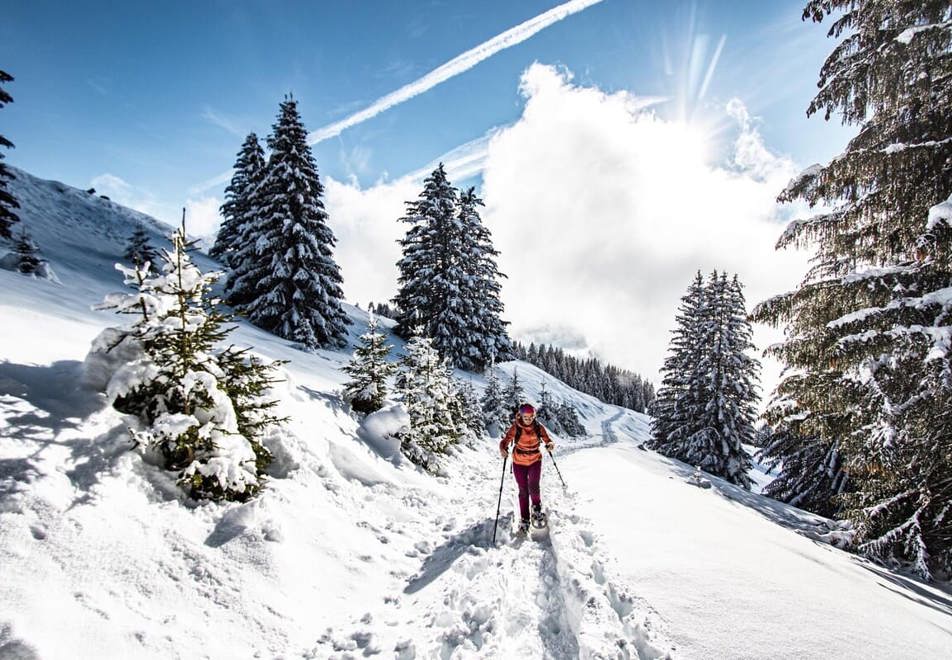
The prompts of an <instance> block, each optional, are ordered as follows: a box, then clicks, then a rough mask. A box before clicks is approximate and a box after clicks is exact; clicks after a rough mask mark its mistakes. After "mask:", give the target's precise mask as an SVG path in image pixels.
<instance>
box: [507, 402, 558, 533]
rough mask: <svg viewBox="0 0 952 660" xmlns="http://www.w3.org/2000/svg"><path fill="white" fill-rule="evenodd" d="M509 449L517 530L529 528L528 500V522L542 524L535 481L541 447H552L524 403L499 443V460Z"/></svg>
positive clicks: (537, 482)
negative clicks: (516, 490) (515, 490)
mask: <svg viewBox="0 0 952 660" xmlns="http://www.w3.org/2000/svg"><path fill="white" fill-rule="evenodd" d="M510 445H514V446H513V452H512V473H513V475H514V476H515V477H516V483H517V484H519V513H520V514H521V516H522V518H521V521H520V523H519V531H520V532H525V531H526V530H528V529H529V522H530V518H529V499H530V498H531V499H532V520H533V521H535V522H536V525H537V526H540V527H541V526H542V525H544V524H545V519H544V518H543V516H542V496H541V494H540V492H539V479H540V478H541V476H542V451H541V445H545V448H546V449H548V450H549V451H550V452H551V451H552V448H553V447H555V445H554V444H553V442H552V440H551V439H550V438H549V434H548V432H547V431H546V430H545V427H544V426H542V424H540V423H539V422H538V421H536V418H535V408H533V407H532V406H531V405H529V404H528V403H524V404H522V405H521V406H520V407H519V413H518V414H517V415H516V421H515V422H513V424H512V426H510V427H509V430H508V431H506V435H505V436H503V438H502V440H500V441H499V453H500V455H502V457H503V458H505V457H506V456H508V455H509V446H510Z"/></svg>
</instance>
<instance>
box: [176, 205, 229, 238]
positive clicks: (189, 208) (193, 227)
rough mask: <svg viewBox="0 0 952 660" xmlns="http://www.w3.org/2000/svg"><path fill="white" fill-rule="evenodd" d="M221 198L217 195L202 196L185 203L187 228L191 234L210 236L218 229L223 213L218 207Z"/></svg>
mask: <svg viewBox="0 0 952 660" xmlns="http://www.w3.org/2000/svg"><path fill="white" fill-rule="evenodd" d="M219 206H221V200H220V199H218V198H217V197H201V198H199V199H191V198H189V199H188V201H187V202H186V203H185V229H186V230H187V231H188V234H189V235H190V236H200V237H208V236H211V235H212V234H214V233H215V232H216V231H218V225H219V224H221V215H219V213H218V207H219Z"/></svg>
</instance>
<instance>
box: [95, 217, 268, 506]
mask: <svg viewBox="0 0 952 660" xmlns="http://www.w3.org/2000/svg"><path fill="white" fill-rule="evenodd" d="M190 249H191V244H190V243H188V242H187V241H186V239H185V234H184V230H182V229H179V230H177V231H176V232H175V233H174V234H173V235H172V250H171V251H163V257H162V260H163V262H164V263H163V266H162V273H161V274H159V275H154V274H152V273H150V272H149V271H147V270H145V269H144V267H143V266H142V265H139V266H136V267H134V268H127V267H123V266H118V268H119V269H120V270H121V271H122V272H123V273H124V274H125V275H126V283H127V284H132V285H134V286H135V287H136V289H137V290H136V292H135V293H122V294H112V295H110V296H108V297H107V298H106V301H105V302H104V304H103V305H102V307H103V308H113V309H116V310H117V311H118V312H120V313H126V314H133V315H135V317H136V321H135V322H134V323H133V324H132V325H131V327H128V328H124V329H115V328H110V329H107V330H106V331H105V332H104V333H103V334H101V335H100V337H99V338H98V339H97V340H96V341H95V342H94V345H93V351H92V354H97V353H98V354H100V355H104V354H108V353H109V352H111V351H114V350H117V349H118V350H119V351H120V352H122V354H123V356H124V357H123V359H122V360H121V361H120V362H119V364H117V365H116V367H117V368H116V369H115V371H114V372H113V373H111V374H110V376H109V378H108V383H107V385H106V392H107V395H108V396H109V398H110V399H111V400H112V402H113V405H114V406H115V407H116V409H118V410H119V411H120V412H124V413H127V414H131V415H135V416H137V417H138V418H139V420H140V422H141V424H142V428H141V429H138V430H135V431H133V437H134V439H135V440H136V442H137V443H138V445H140V446H143V447H148V448H151V449H154V450H157V451H158V453H159V454H160V455H161V457H162V459H163V461H164V465H165V467H166V469H169V470H173V471H176V472H177V473H178V481H179V484H180V485H181V486H182V487H183V488H184V489H185V490H186V491H187V492H188V493H189V495H190V496H191V497H193V498H195V499H213V500H222V499H225V500H238V501H244V500H247V499H248V498H250V497H252V496H254V495H255V494H256V493H257V492H258V491H259V490H260V488H261V481H262V477H263V473H264V470H265V468H266V467H267V465H268V463H269V462H270V459H271V456H270V453H269V452H268V450H267V448H266V447H264V445H263V444H262V435H263V433H264V432H265V430H266V429H268V427H270V426H272V425H273V424H275V423H276V422H278V421H280V420H278V419H277V418H275V417H274V415H273V414H272V413H271V412H270V410H271V408H272V407H273V406H274V402H271V401H267V400H265V399H264V394H265V392H266V390H267V388H268V387H269V386H270V384H271V383H273V382H274V380H273V378H272V376H271V373H272V369H273V365H272V366H266V365H264V364H263V363H262V362H261V361H260V360H257V359H255V358H250V357H248V356H247V355H246V352H245V351H240V350H235V349H234V348H231V347H229V348H225V349H219V348H218V347H217V345H218V344H219V343H220V342H221V341H222V340H223V339H225V337H226V336H227V335H228V333H229V332H230V331H231V328H227V327H225V325H224V324H225V323H226V322H227V321H228V318H227V317H226V316H224V315H223V314H222V313H221V312H220V311H219V310H218V308H217V303H218V301H217V300H215V299H212V298H210V297H209V291H210V288H211V286H212V284H213V283H214V281H215V280H216V279H217V278H218V276H219V273H208V274H202V273H201V271H199V270H198V268H197V267H196V266H195V265H194V264H193V263H192V262H191V259H190V257H189V255H188V251H189V250H190ZM120 347H121V348H120Z"/></svg>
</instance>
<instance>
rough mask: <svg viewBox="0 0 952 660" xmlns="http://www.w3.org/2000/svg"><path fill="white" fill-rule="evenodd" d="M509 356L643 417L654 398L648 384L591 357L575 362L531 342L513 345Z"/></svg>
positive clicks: (571, 357)
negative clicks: (642, 414) (635, 411)
mask: <svg viewBox="0 0 952 660" xmlns="http://www.w3.org/2000/svg"><path fill="white" fill-rule="evenodd" d="M513 355H514V356H515V357H516V358H517V359H519V360H524V361H525V362H528V363H529V364H533V365H535V366H537V367H539V368H540V369H542V370H543V371H545V372H548V373H550V374H552V375H553V376H554V377H555V378H558V379H559V380H561V381H562V382H563V383H565V384H566V385H568V386H569V387H571V388H574V389H576V390H578V391H579V392H584V393H585V394H589V395H591V396H593V397H595V398H596V399H598V400H599V401H603V402H605V403H609V404H612V405H615V406H622V407H623V408H630V409H631V410H637V411H638V412H642V413H643V412H646V411H647V410H648V406H649V405H651V402H652V401H654V398H655V389H654V385H652V384H651V382H650V381H648V380H646V379H644V378H642V377H641V376H640V375H638V374H636V373H634V372H632V371H628V370H626V369H621V368H619V367H616V366H614V365H612V364H607V363H603V362H602V361H601V360H599V359H598V358H595V357H589V358H577V357H574V356H572V355H569V354H567V353H566V352H565V351H564V350H563V349H561V348H559V347H557V346H550V345H548V344H540V345H538V346H536V344H535V342H532V343H530V344H529V345H528V346H526V345H525V344H522V343H519V342H516V343H514V344H513Z"/></svg>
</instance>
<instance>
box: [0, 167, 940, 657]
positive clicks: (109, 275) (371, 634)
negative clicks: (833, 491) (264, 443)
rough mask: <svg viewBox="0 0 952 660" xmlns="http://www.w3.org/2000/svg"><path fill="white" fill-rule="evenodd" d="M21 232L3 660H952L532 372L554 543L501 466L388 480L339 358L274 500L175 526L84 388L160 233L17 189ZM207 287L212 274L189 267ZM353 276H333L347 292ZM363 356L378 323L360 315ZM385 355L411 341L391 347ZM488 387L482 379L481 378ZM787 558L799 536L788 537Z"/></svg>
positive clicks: (2, 372) (315, 375)
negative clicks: (50, 277)
mask: <svg viewBox="0 0 952 660" xmlns="http://www.w3.org/2000/svg"><path fill="white" fill-rule="evenodd" d="M16 175H17V179H16V181H15V182H14V184H13V186H12V187H13V191H14V193H15V194H16V195H17V196H18V197H19V199H20V201H21V204H22V206H23V208H22V213H21V216H22V217H23V219H24V222H25V223H26V224H27V226H28V228H29V229H30V231H31V232H33V234H34V236H35V237H36V239H37V242H38V243H39V244H40V246H41V248H42V249H43V250H44V252H45V254H46V256H47V257H48V258H49V259H50V260H51V261H52V262H53V267H54V269H55V270H56V272H57V273H58V274H59V277H60V279H61V281H62V284H60V285H57V284H55V283H52V282H47V281H39V280H33V279H29V278H25V277H22V276H20V275H17V274H15V273H9V272H0V315H2V323H0V360H2V362H0V657H42V658H77V657H80V658H130V657H136V658H138V657H150V658H151V657H155V658H159V657H162V658H170V657H210V658H244V657H275V656H281V657H300V656H304V657H314V658H325V657H348V656H350V657H361V656H370V655H375V654H380V655H381V656H382V657H401V658H413V657H418V658H433V657H440V658H448V657H497V658H536V657H550V658H573V657H604V658H609V657H637V656H641V657H667V656H671V657H698V658H719V657H723V658H736V657H791V658H793V657H819V656H824V657H825V656H834V657H855V658H869V657H916V658H930V657H935V658H939V657H944V655H945V652H947V651H948V649H949V648H950V640H952V636H950V635H952V622H950V619H952V617H950V612H952V600H950V598H949V596H948V595H947V594H945V593H944V592H942V591H940V590H938V589H936V588H934V587H931V586H927V585H923V584H920V583H917V582H914V581H911V580H909V579H907V578H904V577H902V576H899V575H895V574H892V573H887V572H884V571H882V570H880V569H876V568H873V567H872V566H870V565H868V564H866V563H865V562H862V561H860V560H859V559H857V558H855V557H853V556H851V555H848V554H846V553H844V552H842V551H840V550H837V549H835V548H833V547H831V546H829V545H826V544H822V543H818V542H816V541H815V540H813V539H811V538H810V537H811V536H813V537H816V536H817V535H818V534H820V533H822V532H823V531H824V530H825V529H826V526H825V521H823V520H822V519H819V518H816V517H814V516H810V515H808V514H805V513H803V512H800V511H798V510H796V509H793V508H790V507H785V506H782V505H778V504H777V503H774V502H771V501H770V500H766V499H764V498H762V497H760V496H758V495H753V494H750V493H745V492H742V491H739V490H738V489H735V488H733V487H732V486H729V485H726V484H723V483H721V482H720V481H719V480H716V479H712V481H713V482H714V487H713V488H711V489H710V490H701V489H697V488H694V487H693V486H690V485H687V484H686V483H685V482H684V478H685V475H686V471H687V470H688V468H687V467H686V466H683V465H680V464H676V463H672V462H670V461H668V460H666V459H663V458H661V457H658V456H656V455H655V454H653V453H651V452H646V451H644V450H641V449H639V448H638V444H639V443H640V442H641V441H642V440H643V439H645V437H646V432H647V422H648V419H647V418H646V417H644V416H643V415H639V414H637V413H633V412H631V411H626V410H623V409H620V408H617V407H614V406H607V405H604V404H602V403H600V402H598V401H596V400H595V399H592V398H591V397H588V396H586V395H583V394H580V393H578V392H575V391H574V390H571V389H570V388H568V387H566V386H565V385H563V384H561V383H559V382H558V381H555V380H554V379H553V378H552V377H551V376H549V375H548V374H545V373H544V372H541V371H540V370H538V369H537V368H535V367H533V366H531V365H528V364H525V363H521V362H514V363H507V364H504V365H502V366H501V368H502V369H503V370H504V371H506V372H507V373H510V372H511V371H512V370H513V369H518V370H519V377H520V380H521V381H522V382H523V383H524V386H525V388H526V391H527V394H528V395H529V396H530V397H534V396H536V395H537V394H538V392H539V389H540V388H541V384H542V381H543V380H545V381H546V388H547V389H548V390H549V391H550V392H552V393H553V395H554V396H555V397H556V398H567V399H570V400H571V401H572V402H573V403H574V405H576V407H577V408H578V409H579V412H580V415H581V417H582V418H583V422H584V424H585V425H586V428H587V429H588V436H587V437H586V438H584V439H582V440H580V441H578V442H564V441H563V440H562V439H559V440H558V448H557V451H556V457H557V459H558V461H559V464H558V465H559V468H560V470H561V472H562V475H563V476H564V477H565V480H566V482H567V485H568V489H567V490H563V489H562V488H561V486H560V484H559V481H558V478H557V477H556V475H555V473H554V470H553V466H552V464H551V462H550V461H549V459H548V458H546V463H545V466H544V478H543V498H544V501H545V502H546V503H547V504H548V505H549V506H550V507H551V510H552V513H551V520H552V530H551V535H550V537H549V539H548V540H542V541H540V542H535V541H526V542H524V543H521V544H520V543H518V542H516V541H515V540H514V539H513V538H512V537H511V535H510V533H509V526H508V523H509V522H510V521H511V517H512V510H513V501H512V499H513V495H514V484H512V481H511V479H510V478H506V479H505V480H504V481H503V485H504V494H503V501H502V518H503V525H502V526H501V528H500V531H499V539H497V541H498V544H497V545H498V547H495V548H494V547H491V543H490V539H491V537H492V531H493V521H494V515H495V510H496V503H497V499H496V498H497V495H498V494H499V486H500V478H501V477H504V476H506V475H503V473H502V471H501V469H502V461H501V459H500V458H499V456H498V454H497V453H496V447H495V440H490V439H487V440H486V441H485V443H484V444H483V445H482V446H478V447H471V448H462V449H460V450H459V452H458V453H457V455H456V456H454V457H453V459H452V460H451V461H450V463H449V466H448V471H449V476H448V477H441V478H434V477H431V476H428V475H425V474H422V473H420V472H418V471H417V470H415V469H413V468H412V466H409V465H407V464H406V463H400V462H399V461H397V462H395V461H391V460H387V459H386V458H384V457H382V456H380V455H379V454H378V453H377V452H376V451H374V450H373V449H372V448H371V446H370V445H368V444H366V443H365V442H364V441H362V440H361V438H362V437H366V433H361V432H360V429H359V425H358V422H357V421H356V420H355V419H354V418H352V417H351V416H350V415H349V414H347V412H346V411H345V410H344V409H343V407H342V405H341V402H340V398H339V396H338V394H337V392H338V391H339V388H340V386H341V383H342V380H343V378H342V375H341V374H340V373H339V371H338V368H339V367H340V365H341V364H343V363H344V362H345V361H346V360H347V359H348V357H349V355H348V353H346V352H343V353H338V352H331V351H317V352H314V353H303V352H301V351H298V350H296V349H295V348H294V347H293V346H291V345H290V344H289V343H288V342H286V341H283V340H280V339H277V338H275V337H273V336H271V335H268V334H266V333H262V332H260V331H258V330H257V329H255V328H252V327H250V326H247V325H246V324H240V327H239V329H238V331H237V332H236V333H235V335H234V336H233V337H234V340H235V341H236V343H243V344H249V345H253V346H255V350H256V351H257V352H259V353H260V354H262V355H264V356H266V357H268V358H272V359H288V360H290V361H291V362H290V364H288V365H287V366H286V368H285V381H284V382H283V383H281V384H280V385H279V387H278V391H277V395H278V396H279V397H280V400H281V408H280V412H281V413H282V414H284V415H287V416H289V417H290V418H291V421H290V422H289V423H288V426H287V430H286V433H284V434H283V436H282V439H281V442H280V444H279V445H277V446H276V447H275V453H276V461H275V464H274V466H273V469H272V475H271V479H270V481H269V484H268V487H267V489H266V490H265V492H264V493H263V494H262V495H261V496H260V497H259V498H258V499H256V500H255V501H253V502H249V503H247V504H226V505H216V504H208V503H205V504H201V505H195V504H193V503H189V502H186V501H184V500H182V498H181V496H180V494H179V492H178V490H177V489H176V488H175V487H174V485H173V484H172V482H171V480H170V479H169V478H168V476H167V475H165V474H164V473H162V472H161V471H159V470H157V469H156V468H155V467H153V466H151V465H148V464H146V463H144V462H143V461H142V459H141V458H140V457H139V456H138V455H137V454H136V453H134V452H130V451H128V448H129V440H128V436H127V434H126V432H125V426H124V423H123V417H122V416H121V415H119V414H118V413H116V412H115V411H113V410H111V409H110V408H108V407H106V406H105V405H104V403H103V400H102V398H101V397H100V395H98V394H97V393H95V392H93V391H91V389H90V388H89V387H87V386H86V385H84V381H83V371H82V360H83V358H84V356H85V353H86V351H87V349H88V347H89V343H90V341H91V340H92V338H93V337H94V336H95V335H96V334H97V333H98V332H99V331H100V329H101V328H102V327H104V326H106V325H112V324H114V323H115V322H116V319H115V318H114V317H113V316H112V315H110V314H108V313H104V312H94V311H92V310H91V309H90V306H91V305H92V304H94V303H97V302H98V301H99V300H100V299H101V298H102V296H103V295H104V294H105V293H106V292H108V291H111V290H115V289H117V288H119V287H120V280H119V277H118V273H116V272H115V271H114V270H113V268H112V264H113V263H114V262H115V261H116V260H117V258H118V256H119V254H121V252H122V250H123V247H124V243H125V240H126V237H127V236H128V234H129V233H131V230H132V225H133V224H134V223H137V222H144V223H146V224H147V226H148V227H149V228H150V230H151V231H153V232H155V236H156V239H158V237H159V234H160V232H161V231H162V230H161V227H160V226H159V225H157V224H156V223H154V221H152V220H151V219H148V218H146V217H145V216H141V215H140V214H137V213H135V212H132V211H129V210H127V209H123V208H122V207H119V206H117V205H115V204H111V203H108V202H105V201H103V200H100V199H99V198H97V197H92V196H89V195H87V194H86V193H84V192H82V191H77V190H74V189H71V188H68V187H66V186H63V185H62V184H58V183H54V182H46V181H41V180H38V179H35V178H33V177H31V176H29V175H28V174H25V173H23V172H19V171H18V172H16ZM197 261H198V263H199V265H200V266H201V267H203V268H209V267H212V266H213V265H214V264H213V262H211V261H208V260H204V259H198V260H197ZM345 276H346V273H345ZM348 312H349V313H350V315H351V317H352V319H353V320H354V322H355V323H354V325H353V326H352V328H351V335H352V338H355V337H356V336H357V335H358V334H359V333H360V332H361V331H362V329H363V327H364V325H365V323H366V318H365V316H364V314H363V313H362V312H361V311H360V310H358V309H354V308H348ZM393 343H395V344H398V347H399V341H398V340H394V342H393ZM472 378H473V382H474V384H475V385H476V386H477V387H482V385H483V381H482V379H481V378H479V377H476V376H473V377H472ZM798 532H799V533H798Z"/></svg>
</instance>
